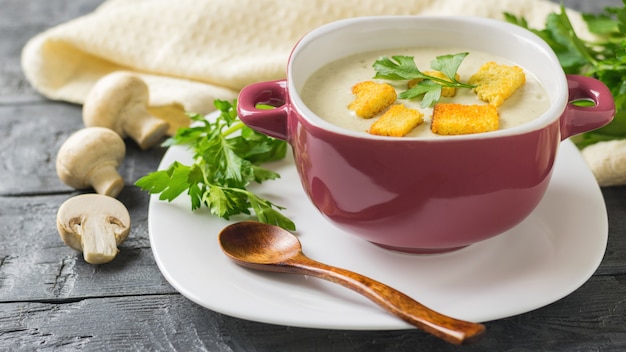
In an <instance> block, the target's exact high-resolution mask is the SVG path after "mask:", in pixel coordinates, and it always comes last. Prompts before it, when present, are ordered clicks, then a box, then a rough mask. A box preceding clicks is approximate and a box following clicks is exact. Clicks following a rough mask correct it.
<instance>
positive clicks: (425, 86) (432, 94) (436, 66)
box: [373, 53, 475, 108]
mask: <svg viewBox="0 0 626 352" xmlns="http://www.w3.org/2000/svg"><path fill="white" fill-rule="evenodd" d="M468 54H469V53H458V54H453V55H441V56H437V57H436V58H435V59H434V60H433V61H432V62H431V63H430V68H432V69H433V70H437V71H441V72H442V73H443V74H444V75H445V76H446V77H448V80H446V79H441V78H439V77H434V76H430V75H427V74H425V73H423V72H422V71H420V70H419V69H418V68H417V66H416V65H415V61H414V57H413V56H403V55H397V56H392V57H391V58H389V57H386V56H383V57H381V58H379V59H378V60H376V62H374V65H373V67H374V70H376V75H374V78H379V79H387V80H394V81H395V80H412V79H421V81H420V82H419V83H417V84H416V85H414V86H413V87H411V88H409V89H408V90H406V91H404V92H402V93H400V94H399V95H398V98H400V99H413V98H416V97H418V96H420V95H422V94H423V95H424V97H423V99H422V107H424V108H426V107H431V106H433V105H434V104H435V103H436V102H438V101H439V99H440V98H441V89H442V88H444V87H454V88H474V87H475V86H474V85H471V84H465V83H461V82H459V81H457V79H456V72H457V71H458V70H459V66H461V63H462V62H463V60H464V59H465V57H466V56H467V55H468Z"/></svg>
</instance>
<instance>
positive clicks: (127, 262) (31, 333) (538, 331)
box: [0, 0, 626, 351]
mask: <svg viewBox="0 0 626 352" xmlns="http://www.w3.org/2000/svg"><path fill="white" fill-rule="evenodd" d="M100 2H101V1H99V0H48V1H35V0H26V1H24V0H0V38H1V39H0V136H1V138H0V146H1V148H0V350H2V351H9V350H10V351H20V350H23V351H31V350H44V351H59V350H70V351H71V350H82V349H84V350H103V351H119V350H142V351H152V350H154V351H416V350H424V351H457V350H461V348H459V347H455V346H451V345H447V344H445V343H443V342H441V341H438V340H437V339H435V338H433V337H431V336H429V335H427V334H425V333H422V332H421V331H418V330H401V331H341V330H321V329H320V330H316V329H304V328H294V327H287V326H275V325H269V324H263V323H257V322H252V321H245V320H240V319H236V318H232V317H229V316H225V315H222V314H219V313H216V312H213V311H210V310H207V309H205V308H203V307H201V306H199V305H197V304H195V303H193V302H191V301H190V300H188V299H187V298H185V297H183V296H182V295H181V294H179V293H178V292H177V291H176V290H174V289H173V288H172V287H171V286H170V285H169V284H168V283H167V281H166V280H165V279H164V278H163V276H162V275H161V273H160V272H159V269H158V268H157V265H156V263H155V261H154V258H153V255H152V252H151V249H150V242H149V235H148V198H149V196H148V195H147V194H146V193H144V192H141V191H140V190H139V189H138V188H136V187H135V186H133V183H134V181H135V180H137V179H138V178H139V177H141V176H143V175H145V174H147V173H148V172H151V171H153V170H155V169H156V167H157V165H158V163H159V161H160V159H161V157H162V156H163V153H164V152H165V150H164V149H162V148H155V149H152V150H149V151H140V150H138V148H137V147H136V146H135V144H133V143H132V142H128V143H127V148H128V154H127V157H126V160H125V162H124V164H123V166H122V168H121V173H122V175H123V177H124V179H125V180H126V183H127V185H126V187H125V189H124V190H123V191H122V193H121V195H120V197H119V198H120V200H121V201H122V202H123V203H124V204H126V206H127V207H128V209H129V210H130V214H131V217H132V220H133V227H132V232H131V235H130V237H129V239H128V240H127V241H126V242H125V243H124V244H123V245H122V248H121V253H120V254H119V256H118V257H117V258H116V259H115V260H114V261H113V262H112V263H109V264H107V265H98V266H94V265H89V264H87V263H85V262H84V261H83V259H82V257H81V256H80V255H79V254H77V253H76V252H74V251H73V250H71V249H69V248H68V247H67V246H65V245H64V244H63V243H62V242H61V240H60V239H59V236H58V234H57V231H56V227H55V216H56V211H57V208H58V207H59V205H60V204H61V203H62V202H63V201H64V200H66V199H67V198H69V197H70V196H71V195H74V194H76V193H77V192H75V191H73V190H71V189H69V188H68V187H66V186H65V185H63V184H62V183H61V182H60V181H59V180H58V178H57V176H56V173H55V165H54V161H55V157H56V151H57V150H58V148H59V147H60V145H61V143H62V142H63V141H64V140H65V139H66V138H67V136H68V135H69V134H70V133H72V132H73V131H75V130H77V129H79V128H81V126H82V121H81V118H80V115H81V108H80V107H79V106H75V105H71V104H66V103H62V102H55V101H49V100H46V99H45V98H43V97H41V96H40V95H38V94H37V93H36V92H35V91H34V90H33V89H32V88H31V87H30V86H29V84H28V82H27V81H26V80H25V78H24V76H23V74H22V72H21V68H20V51H21V48H22V46H23V45H24V43H25V42H26V41H27V40H28V39H29V38H31V37H32V36H34V35H35V34H37V33H39V32H41V31H43V30H45V29H47V28H49V27H52V26H54V25H57V24H59V23H62V22H64V21H67V20H69V19H71V18H74V17H77V16H80V15H82V14H85V13H88V12H90V11H91V10H93V9H94V8H95V7H96V6H97V5H98V4H99V3H100ZM565 4H566V5H567V6H569V7H572V8H576V9H579V10H581V11H585V12H592V11H597V10H598V9H600V8H602V7H604V6H606V5H608V4H613V5H619V4H621V1H619V0H612V1H605V0H603V1H600V0H596V1H593V2H588V1H584V0H578V1H574V0H572V1H565ZM602 192H603V194H604V197H605V200H606V205H607V208H608V216H609V226H610V234H609V244H608V248H607V251H606V255H605V257H604V260H603V262H602V264H601V266H600V268H599V269H598V270H597V272H596V273H595V275H594V276H593V277H592V278H591V279H590V280H589V281H588V282H587V283H585V284H584V285H583V286H582V287H581V288H579V289H578V290H576V291H575V292H574V293H572V294H570V295H569V296H567V297H565V298H563V299H561V300H559V301H557V302H555V303H553V304H550V305H548V306H546V307H544V308H541V309H537V310H535V311H531V312H528V313H525V314H522V315H518V316H514V317H510V318H506V319H501V320H498V321H492V322H487V323H486V325H487V328H488V336H487V337H486V338H485V339H484V340H482V341H481V342H480V343H479V344H477V345H474V346H466V347H463V350H465V351H540V350H541V351H591V350H593V351H624V350H626V318H625V315H626V236H624V231H625V230H626V187H611V188H605V189H603V190H602Z"/></svg>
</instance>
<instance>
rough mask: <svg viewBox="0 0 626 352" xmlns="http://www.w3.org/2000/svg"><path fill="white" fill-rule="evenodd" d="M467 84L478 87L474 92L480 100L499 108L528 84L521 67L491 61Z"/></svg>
mask: <svg viewBox="0 0 626 352" xmlns="http://www.w3.org/2000/svg"><path fill="white" fill-rule="evenodd" d="M467 83H469V84H473V85H476V86H477V87H476V88H474V92H475V93H476V94H477V95H478V98H479V99H480V100H482V101H485V102H488V103H489V104H490V105H493V106H496V107H498V106H500V105H502V103H504V100H505V99H507V98H508V97H510V96H511V95H512V94H513V93H515V91H516V90H517V89H518V88H519V87H521V86H522V85H524V83H526V75H525V74H524V70H522V68H521V67H519V66H507V65H502V64H498V63H495V62H493V61H490V62H487V63H486V64H484V65H483V66H481V68H480V69H479V70H478V71H477V72H476V73H475V74H474V75H473V76H472V77H470V79H469V80H468V81H467Z"/></svg>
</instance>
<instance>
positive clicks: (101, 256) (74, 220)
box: [57, 194, 130, 264]
mask: <svg viewBox="0 0 626 352" xmlns="http://www.w3.org/2000/svg"><path fill="white" fill-rule="evenodd" d="M57 230H58V231H59V235H60V236H61V239H62V240H63V242H65V244H67V245H68V246H70V247H72V248H73V249H75V250H77V251H79V252H83V258H85V261H86V262H87V263H90V264H103V263H108V262H110V261H111V260H113V258H115V256H116V255H117V253H118V252H119V250H118V249H117V246H119V245H120V243H122V242H124V240H126V238H127V237H128V233H129V231H130V215H129V214H128V210H127V209H126V207H125V206H124V204H122V203H121V202H120V201H119V200H117V199H115V198H112V197H109V196H105V195H101V194H82V195H78V196H75V197H72V198H70V199H68V200H66V201H65V202H64V203H63V204H62V205H61V207H60V208H59V211H58V212H57Z"/></svg>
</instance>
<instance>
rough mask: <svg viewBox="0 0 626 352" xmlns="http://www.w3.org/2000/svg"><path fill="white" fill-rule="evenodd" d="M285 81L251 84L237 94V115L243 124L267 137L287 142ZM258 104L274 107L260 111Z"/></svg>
mask: <svg viewBox="0 0 626 352" xmlns="http://www.w3.org/2000/svg"><path fill="white" fill-rule="evenodd" d="M286 102H287V81H286V80H284V79H283V80H277V81H269V82H259V83H253V84H251V85H249V86H246V87H244V88H243V89H242V90H241V92H239V98H238V99H237V114H238V115H239V118H240V119H241V121H243V123H245V124H246V125H247V126H248V127H250V128H252V129H253V130H255V131H257V132H260V133H263V134H266V135H268V136H271V137H274V138H278V139H282V140H287V117H288V115H289V108H288V104H286ZM259 104H264V105H270V106H274V109H260V108H258V107H257V106H258V105H259Z"/></svg>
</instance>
